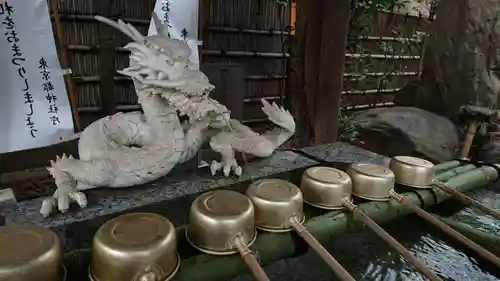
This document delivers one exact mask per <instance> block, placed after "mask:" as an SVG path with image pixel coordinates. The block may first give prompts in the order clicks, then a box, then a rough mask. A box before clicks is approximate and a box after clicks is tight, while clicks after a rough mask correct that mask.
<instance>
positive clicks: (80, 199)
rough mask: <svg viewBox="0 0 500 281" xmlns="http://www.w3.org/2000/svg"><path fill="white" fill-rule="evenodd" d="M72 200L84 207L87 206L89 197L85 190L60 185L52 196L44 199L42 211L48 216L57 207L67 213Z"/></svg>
mask: <svg viewBox="0 0 500 281" xmlns="http://www.w3.org/2000/svg"><path fill="white" fill-rule="evenodd" d="M72 202H76V203H77V204H78V205H79V206H80V207H81V208H84V207H86V206H87V197H86V196H85V194H83V192H80V191H77V190H76V189H74V190H70V189H68V188H61V187H59V188H57V190H56V191H55V192H54V195H53V196H52V197H49V198H46V199H45V200H43V203H42V207H41V209H40V213H41V214H42V216H44V217H48V216H49V215H50V214H51V213H52V212H53V211H54V209H55V208H56V207H57V209H58V210H59V211H60V212H61V213H66V212H67V211H68V210H69V205H70V203H72Z"/></svg>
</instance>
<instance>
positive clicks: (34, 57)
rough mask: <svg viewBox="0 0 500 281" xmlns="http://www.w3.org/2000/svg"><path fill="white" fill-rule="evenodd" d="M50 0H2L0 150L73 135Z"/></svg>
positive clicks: (43, 144)
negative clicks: (48, 0)
mask: <svg viewBox="0 0 500 281" xmlns="http://www.w3.org/2000/svg"><path fill="white" fill-rule="evenodd" d="M48 10H49V9H48V6H47V2H46V0H22V1H19V0H0V30H1V33H0V87H1V90H0V91H1V93H0V153H5V152H11V151H17V150H24V149H29V148H35V147H42V146H48V145H53V144H56V143H58V142H61V141H66V140H69V139H71V138H72V137H73V135H74V133H73V119H72V115H71V107H70V104H69V100H68V95H67V93H66V86H65V84H64V78H63V71H62V70H61V66H60V64H59V59H58V57H57V51H56V47H55V40H54V34H53V31H52V24H51V21H50V17H49V11H48Z"/></svg>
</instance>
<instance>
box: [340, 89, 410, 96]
mask: <svg viewBox="0 0 500 281" xmlns="http://www.w3.org/2000/svg"><path fill="white" fill-rule="evenodd" d="M400 90H401V88H393V89H370V90H349V91H342V95H365V94H379V93H387V94H390V93H395V92H398V91H400Z"/></svg>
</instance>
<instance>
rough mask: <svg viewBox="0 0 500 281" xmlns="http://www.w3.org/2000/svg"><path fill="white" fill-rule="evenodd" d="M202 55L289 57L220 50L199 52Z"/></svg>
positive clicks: (285, 54)
mask: <svg viewBox="0 0 500 281" xmlns="http://www.w3.org/2000/svg"><path fill="white" fill-rule="evenodd" d="M201 54H202V55H207V56H228V57H261V58H282V57H289V56H290V54H288V53H284V54H283V53H264V52H247V51H220V50H201Z"/></svg>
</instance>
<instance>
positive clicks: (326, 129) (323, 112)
mask: <svg viewBox="0 0 500 281" xmlns="http://www.w3.org/2000/svg"><path fill="white" fill-rule="evenodd" d="M349 9H350V0H338V1H331V0H317V1H305V0H298V1H297V23H296V38H295V40H296V41H297V42H296V52H294V56H295V58H294V59H295V61H296V64H295V68H294V84H295V91H293V93H292V97H291V98H292V99H293V101H292V102H291V104H292V106H293V108H292V110H293V112H294V116H295V117H296V119H297V133H296V142H297V143H296V144H297V145H299V146H304V145H312V144H321V143H327V142H333V141H336V140H337V136H338V132H337V131H338V123H339V114H340V96H341V92H342V80H343V72H344V60H345V48H346V41H347V28H348V16H349Z"/></svg>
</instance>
